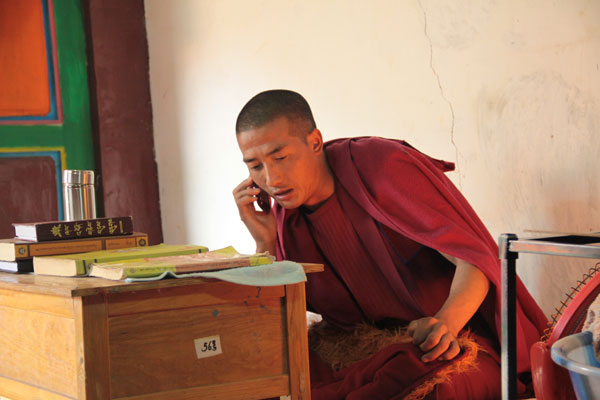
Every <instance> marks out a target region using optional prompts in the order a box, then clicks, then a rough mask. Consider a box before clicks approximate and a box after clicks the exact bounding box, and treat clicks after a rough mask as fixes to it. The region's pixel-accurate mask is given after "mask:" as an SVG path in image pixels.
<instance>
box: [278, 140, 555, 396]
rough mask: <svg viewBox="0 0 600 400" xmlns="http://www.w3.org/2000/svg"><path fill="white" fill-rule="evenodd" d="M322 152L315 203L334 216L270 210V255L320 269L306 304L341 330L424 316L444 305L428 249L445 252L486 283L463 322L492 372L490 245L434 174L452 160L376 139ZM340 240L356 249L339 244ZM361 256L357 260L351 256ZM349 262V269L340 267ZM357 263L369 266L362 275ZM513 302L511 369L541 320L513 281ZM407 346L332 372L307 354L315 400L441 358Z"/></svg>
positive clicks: (394, 387)
mask: <svg viewBox="0 0 600 400" xmlns="http://www.w3.org/2000/svg"><path fill="white" fill-rule="evenodd" d="M325 152H326V155H327V160H328V163H329V166H330V167H331V169H332V171H333V173H334V175H335V179H336V182H335V184H336V194H335V196H334V197H335V198H334V199H333V200H331V199H330V201H328V202H326V203H325V204H324V206H325V207H328V208H329V211H330V212H332V211H333V212H335V210H336V209H337V210H339V211H340V212H341V217H340V216H339V215H338V217H335V218H329V217H328V216H325V218H324V220H323V221H320V218H321V217H322V216H321V217H319V213H321V214H324V213H325V211H320V209H319V210H317V211H316V214H314V215H308V214H306V213H305V212H303V210H302V209H296V210H284V209H282V208H281V207H279V206H276V208H275V213H276V216H277V221H278V257H280V258H286V259H291V260H296V261H303V262H320V263H323V264H325V265H326V270H325V271H324V272H323V273H318V274H312V275H310V276H309V280H308V282H307V302H308V304H309V307H312V308H313V309H314V310H315V311H317V312H320V313H321V314H322V315H323V317H324V319H326V320H328V321H330V322H333V323H335V324H337V325H338V326H341V327H347V328H351V327H352V326H353V325H355V324H356V323H358V322H360V321H367V322H370V323H374V324H382V323H384V324H385V323H389V321H393V322H394V323H397V324H402V323H408V322H409V321H411V320H413V319H417V318H421V317H423V316H431V315H433V314H435V312H437V310H438V309H439V307H441V304H443V302H444V301H445V299H446V297H447V295H448V291H449V285H450V283H451V279H452V275H453V268H452V267H451V266H448V263H447V262H446V260H445V259H444V258H443V257H441V256H440V255H439V253H437V252H435V251H433V250H432V249H434V250H437V251H439V252H444V253H447V254H450V255H452V256H455V257H458V258H461V259H463V260H465V261H467V262H469V263H471V264H473V265H475V266H477V267H478V268H480V269H481V271H482V272H484V274H485V275H486V276H487V277H488V279H489V280H490V284H491V285H490V292H489V293H488V296H487V297H486V300H485V301H484V303H483V304H482V306H481V307H480V309H479V310H478V313H477V314H476V317H474V319H473V320H472V321H470V322H469V327H470V328H471V329H474V330H475V332H476V334H477V335H478V341H480V342H482V344H483V345H484V347H487V350H488V353H487V354H486V355H485V356H484V358H483V359H481V360H479V361H480V363H483V365H485V366H488V367H489V368H490V369H489V370H493V369H494V366H495V367H496V372H497V368H498V364H497V362H498V359H497V355H498V337H499V332H500V317H499V315H500V313H499V309H500V302H499V296H500V293H499V291H498V290H496V288H497V287H499V284H500V269H499V261H498V256H497V246H496V243H495V241H494V240H493V239H492V238H491V237H490V235H489V233H488V232H487V230H486V228H485V226H484V225H483V224H482V223H481V221H480V220H479V218H478V217H477V216H476V214H475V213H474V211H473V210H472V209H471V207H470V206H469V205H468V203H467V202H466V200H465V199H464V198H463V197H462V195H461V194H460V193H459V192H458V190H457V189H456V188H455V187H454V185H453V184H452V183H451V182H450V181H449V180H448V179H447V178H446V177H445V175H444V174H443V171H448V170H450V169H451V168H452V165H451V164H449V163H444V162H442V161H438V160H433V159H431V158H429V157H427V156H425V155H424V154H422V153H420V152H418V151H416V150H414V149H413V148H411V147H410V146H408V145H407V144H406V143H404V142H401V141H396V140H388V139H381V138H353V139H339V140H335V141H332V142H328V143H326V146H325ZM330 203H332V204H333V206H332V205H331V204H330ZM344 220H345V222H344ZM328 229H330V230H331V232H327V230H328ZM336 230H338V231H340V230H341V231H344V232H345V233H344V235H343V238H344V239H343V240H341V241H336V240H332V241H331V242H332V244H331V246H330V245H329V244H328V240H327V236H330V237H333V233H334V232H336ZM340 242H341V243H340ZM344 242H346V243H351V248H352V247H356V246H361V250H360V251H358V252H357V251H354V252H352V251H351V248H350V250H349V249H347V248H346V249H344V248H343V243H344ZM336 246H337V247H336ZM339 246H342V247H339ZM361 254H364V257H363V258H362V259H357V258H360V257H361V256H360V255H361ZM345 255H346V256H348V257H346V258H344V257H345ZM353 260H354V261H356V263H354V264H355V265H354V267H350V268H347V267H346V265H350V264H352V261H353ZM336 264H337V265H336ZM365 266H368V268H367V269H370V270H371V272H370V273H369V274H368V275H369V276H368V278H365ZM359 270H360V271H359ZM353 274H354V275H353ZM361 274H362V275H361ZM517 301H518V306H517V330H518V331H517V338H518V349H517V350H518V353H517V354H518V360H517V361H518V363H517V364H518V365H517V367H518V372H519V373H522V372H526V371H529V357H528V354H529V347H530V345H531V343H533V342H534V341H537V340H538V338H539V336H540V332H541V330H542V329H543V328H544V327H545V323H546V319H545V316H544V315H543V313H542V312H541V310H540V309H539V307H538V306H537V304H536V303H535V301H533V299H532V298H531V296H530V295H529V293H528V292H527V290H526V289H525V287H524V286H523V284H522V283H521V282H520V281H519V282H518V296H517ZM486 326H487V327H488V328H487V329H486ZM489 327H492V329H489ZM411 346H412V345H409V346H406V345H398V346H389V347H388V348H386V349H384V350H382V351H380V353H378V354H376V355H375V356H373V357H370V358H369V359H367V360H363V361H361V362H359V363H357V364H355V365H353V366H351V367H349V368H346V369H345V370H343V371H339V372H338V373H335V374H334V373H332V372H331V371H330V372H327V371H326V368H325V366H323V365H319V363H318V361H315V362H313V361H314V355H311V356H312V358H311V367H312V368H313V371H312V373H311V376H314V378H313V382H312V386H313V394H314V395H315V398H335V397H336V396H338V398H344V397H348V398H361V399H367V398H370V397H369V396H371V398H372V396H373V395H374V394H377V396H379V397H378V398H391V397H393V396H392V393H399V390H401V388H400V386H398V385H406V384H407V382H408V383H410V379H415V380H417V381H418V380H419V379H422V376H423V375H420V374H421V373H423V374H425V376H426V374H427V373H429V372H430V371H433V370H435V368H436V365H438V364H440V363H442V362H434V363H429V364H428V365H425V364H423V363H421V362H420V361H418V357H419V356H418V354H419V351H418V350H417V349H416V347H415V346H412V347H411ZM395 363H396V364H395ZM407 363H408V364H407ZM399 367H402V368H400V369H399ZM486 368H487V367H486ZM315 370H317V371H315ZM487 370H488V369H486V371H487ZM315 372H319V374H320V375H317V374H316V373H315ZM496 372H494V373H496ZM381 376H386V377H387V378H388V379H387V381H386V380H382V379H381ZM472 378H473V377H471V378H469V379H468V381H473V380H474V379H472ZM494 379H496V377H494ZM403 380H404V381H403ZM475 380H477V378H475ZM399 388H400V389H399ZM365 390H366V391H365ZM465 390H470V389H469V388H467V389H465ZM464 394H465V393H462V395H464ZM449 396H450V397H452V395H449ZM442 397H444V395H442Z"/></svg>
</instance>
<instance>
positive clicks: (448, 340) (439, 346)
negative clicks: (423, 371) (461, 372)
mask: <svg viewBox="0 0 600 400" xmlns="http://www.w3.org/2000/svg"><path fill="white" fill-rule="evenodd" d="M408 334H409V335H410V336H411V337H412V338H413V344H415V345H416V346H418V347H419V348H420V349H421V350H422V351H423V352H425V354H423V356H422V357H421V361H423V362H431V361H434V360H451V359H453V358H454V357H456V356H457V355H458V354H459V353H460V346H459V345H458V342H457V341H456V335H455V334H454V333H452V332H451V330H450V329H449V327H448V325H447V324H446V323H444V322H443V321H441V320H439V319H437V318H434V317H425V318H420V319H416V320H414V321H412V322H411V323H410V324H408Z"/></svg>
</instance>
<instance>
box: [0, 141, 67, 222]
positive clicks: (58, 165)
mask: <svg viewBox="0 0 600 400" xmlns="http://www.w3.org/2000/svg"><path fill="white" fill-rule="evenodd" d="M0 157H12V158H17V157H51V158H52V160H54V170H55V172H56V203H57V206H58V219H59V220H60V221H62V220H63V219H64V211H63V193H62V162H61V157H60V151H56V150H54V151H19V152H14V153H5V152H0Z"/></svg>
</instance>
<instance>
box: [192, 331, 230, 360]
mask: <svg viewBox="0 0 600 400" xmlns="http://www.w3.org/2000/svg"><path fill="white" fill-rule="evenodd" d="M194 346H195V347H196V356H197V357H198V358H206V357H212V356H216V355H219V354H221V353H223V350H222V349H221V338H220V337H219V335H216V336H207V337H203V338H200V339H195V340H194Z"/></svg>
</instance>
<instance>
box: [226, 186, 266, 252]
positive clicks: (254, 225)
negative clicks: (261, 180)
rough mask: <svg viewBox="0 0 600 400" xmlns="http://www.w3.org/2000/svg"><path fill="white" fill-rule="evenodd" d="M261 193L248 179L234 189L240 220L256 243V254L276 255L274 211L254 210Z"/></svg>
mask: <svg viewBox="0 0 600 400" xmlns="http://www.w3.org/2000/svg"><path fill="white" fill-rule="evenodd" d="M259 193H260V189H259V188H257V187H253V182H252V179H251V178H250V177H248V178H247V179H244V180H243V181H242V182H241V183H240V184H239V185H237V187H236V188H235V189H233V198H234V199H235V204H236V205H237V208H238V211H239V213H240V218H241V219H242V221H243V222H244V224H245V225H246V228H247V229H248V231H249V232H250V234H251V235H252V238H253V239H254V241H255V242H256V252H257V253H262V252H264V251H268V252H269V253H271V254H273V255H274V254H275V243H276V240H277V223H276V221H275V215H274V214H273V212H272V211H270V212H264V211H257V210H256V209H255V208H254V203H255V202H256V199H257V196H258V194H259Z"/></svg>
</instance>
